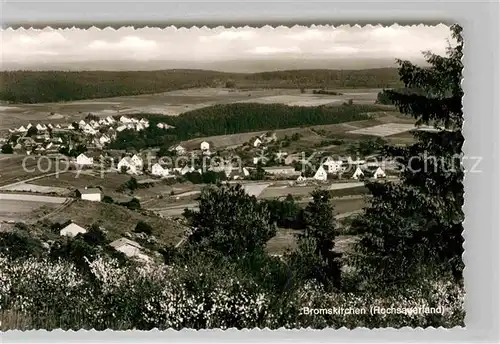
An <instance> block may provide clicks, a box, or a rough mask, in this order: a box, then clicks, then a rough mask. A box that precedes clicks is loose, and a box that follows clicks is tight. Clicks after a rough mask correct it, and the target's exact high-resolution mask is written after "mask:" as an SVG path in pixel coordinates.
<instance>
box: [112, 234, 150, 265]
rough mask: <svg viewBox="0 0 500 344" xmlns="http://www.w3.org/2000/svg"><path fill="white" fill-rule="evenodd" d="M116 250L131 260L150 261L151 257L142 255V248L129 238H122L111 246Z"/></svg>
mask: <svg viewBox="0 0 500 344" xmlns="http://www.w3.org/2000/svg"><path fill="white" fill-rule="evenodd" d="M109 245H110V246H111V247H113V248H114V249H115V250H117V251H120V252H122V253H123V254H125V255H126V256H127V257H129V258H139V259H142V260H147V261H148V260H149V257H148V256H146V255H145V254H143V253H141V251H142V247H141V245H139V244H138V243H136V242H135V241H132V240H129V239H127V238H120V239H118V240H115V241H113V242H112V243H111V244H109Z"/></svg>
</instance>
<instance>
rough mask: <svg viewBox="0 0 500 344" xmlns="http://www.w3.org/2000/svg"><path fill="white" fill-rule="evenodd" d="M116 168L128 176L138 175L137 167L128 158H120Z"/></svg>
mask: <svg viewBox="0 0 500 344" xmlns="http://www.w3.org/2000/svg"><path fill="white" fill-rule="evenodd" d="M116 167H117V168H118V171H122V170H124V169H125V171H126V172H127V173H129V174H138V170H137V167H136V166H135V164H134V163H133V162H132V159H131V158H130V157H128V156H127V157H124V158H122V159H121V160H120V161H119V162H118V165H117V166H116Z"/></svg>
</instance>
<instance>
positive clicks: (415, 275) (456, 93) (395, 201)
mask: <svg viewBox="0 0 500 344" xmlns="http://www.w3.org/2000/svg"><path fill="white" fill-rule="evenodd" d="M451 30H452V37H453V38H454V39H455V40H456V42H457V44H456V46H454V47H452V46H449V48H448V51H447V54H446V56H438V55H435V54H432V53H430V52H427V53H425V58H426V60H427V62H428V63H429V65H430V67H419V66H416V65H414V64H412V63H410V62H408V61H401V60H399V61H398V62H399V64H400V69H399V73H400V77H401V80H402V81H403V82H404V84H405V87H406V92H401V91H386V93H387V95H388V96H389V97H390V99H391V101H392V102H393V103H394V104H395V105H396V106H397V107H398V108H399V111H400V112H401V113H403V114H408V115H411V116H413V117H414V118H415V119H416V120H417V124H430V125H433V126H434V127H435V129H436V130H433V131H419V132H415V134H414V135H415V137H416V141H417V142H416V143H415V144H413V145H411V146H409V147H405V148H396V147H386V150H385V152H386V154H387V155H388V156H393V157H394V156H397V157H398V159H399V161H400V162H403V164H402V165H404V167H403V170H402V175H401V182H399V183H390V182H386V183H368V184H367V186H368V188H369V189H370V191H371V193H372V194H373V197H372V199H371V202H370V206H369V207H368V208H367V209H366V211H365V213H364V215H363V216H361V217H360V218H359V219H358V220H357V221H356V222H355V223H354V224H353V225H354V227H355V229H356V230H357V231H358V232H359V233H361V234H362V235H361V240H360V241H359V245H358V250H357V252H358V255H357V256H356V258H355V262H356V267H357V269H358V270H359V272H360V275H361V276H365V277H366V278H376V279H378V283H376V285H379V286H380V285H383V286H384V288H387V286H388V285H399V284H406V283H408V282H418V281H425V280H428V279H430V278H432V277H433V276H438V275H439V276H443V275H446V274H448V275H450V276H453V277H454V278H455V279H456V280H458V281H460V280H461V278H462V270H463V262H462V253H463V248H462V243H463V238H462V231H463V226H462V221H463V219H464V215H463V212H462V205H463V201H464V188H463V176H464V172H463V168H462V165H461V155H462V144H463V141H464V138H463V136H462V132H461V128H462V123H463V113H462V96H463V91H462V89H461V86H460V84H461V79H462V67H463V66H462V62H461V59H462V48H463V39H462V37H461V31H462V29H461V27H459V26H453V27H452V28H451ZM408 89H418V90H419V92H407V90H408ZM381 281H384V282H387V283H389V284H381V283H380V282H381Z"/></svg>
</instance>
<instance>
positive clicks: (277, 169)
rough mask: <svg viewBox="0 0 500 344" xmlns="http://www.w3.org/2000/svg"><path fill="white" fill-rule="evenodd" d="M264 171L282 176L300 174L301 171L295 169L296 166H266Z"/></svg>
mask: <svg viewBox="0 0 500 344" xmlns="http://www.w3.org/2000/svg"><path fill="white" fill-rule="evenodd" d="M264 171H266V173H269V174H273V175H281V176H293V175H297V174H300V172H299V171H295V168H294V167H292V166H271V167H264Z"/></svg>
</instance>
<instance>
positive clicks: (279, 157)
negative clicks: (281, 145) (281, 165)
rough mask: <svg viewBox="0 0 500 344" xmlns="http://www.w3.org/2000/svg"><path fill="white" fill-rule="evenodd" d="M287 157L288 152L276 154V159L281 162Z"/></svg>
mask: <svg viewBox="0 0 500 344" xmlns="http://www.w3.org/2000/svg"><path fill="white" fill-rule="evenodd" d="M287 156H288V153H287V152H282V151H279V152H276V159H278V160H279V161H281V160H282V159H284V158H286V157H287Z"/></svg>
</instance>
